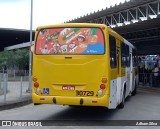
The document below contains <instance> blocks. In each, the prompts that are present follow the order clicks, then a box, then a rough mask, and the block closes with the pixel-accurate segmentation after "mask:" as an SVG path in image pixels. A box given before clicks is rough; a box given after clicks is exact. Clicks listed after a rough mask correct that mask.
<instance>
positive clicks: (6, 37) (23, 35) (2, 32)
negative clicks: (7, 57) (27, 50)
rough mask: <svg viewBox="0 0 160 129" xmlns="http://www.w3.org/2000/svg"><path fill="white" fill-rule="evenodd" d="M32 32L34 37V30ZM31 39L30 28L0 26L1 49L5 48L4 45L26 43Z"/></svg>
mask: <svg viewBox="0 0 160 129" xmlns="http://www.w3.org/2000/svg"><path fill="white" fill-rule="evenodd" d="M32 34H33V37H34V31H33V33H32ZM32 40H33V38H32ZM29 41H30V31H29V30H21V29H8V28H0V51H2V50H4V47H8V46H12V45H16V44H20V43H25V42H29Z"/></svg>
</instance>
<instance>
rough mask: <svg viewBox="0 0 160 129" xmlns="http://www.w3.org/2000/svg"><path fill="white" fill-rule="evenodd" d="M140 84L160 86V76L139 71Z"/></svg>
mask: <svg viewBox="0 0 160 129" xmlns="http://www.w3.org/2000/svg"><path fill="white" fill-rule="evenodd" d="M139 85H142V86H149V87H157V88H158V87H159V88H160V76H157V77H155V76H154V73H153V72H151V73H139Z"/></svg>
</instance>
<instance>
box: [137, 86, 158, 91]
mask: <svg viewBox="0 0 160 129" xmlns="http://www.w3.org/2000/svg"><path fill="white" fill-rule="evenodd" d="M137 89H140V90H141V89H143V90H148V91H154V92H160V88H156V87H144V86H138V87H137Z"/></svg>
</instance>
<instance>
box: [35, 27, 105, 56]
mask: <svg viewBox="0 0 160 129" xmlns="http://www.w3.org/2000/svg"><path fill="white" fill-rule="evenodd" d="M104 46H105V45H104V35H103V32H102V30H101V29H100V28H47V29H41V30H40V31H39V33H38V36H37V40H36V54H48V55H62V54H80V55H85V54H91V55H92V54H95V55H96V54H104V52H105V47H104Z"/></svg>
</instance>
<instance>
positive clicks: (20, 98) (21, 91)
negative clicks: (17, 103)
mask: <svg viewBox="0 0 160 129" xmlns="http://www.w3.org/2000/svg"><path fill="white" fill-rule="evenodd" d="M20 82H21V83H20V99H22V83H23V78H22V76H21V80H20Z"/></svg>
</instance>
